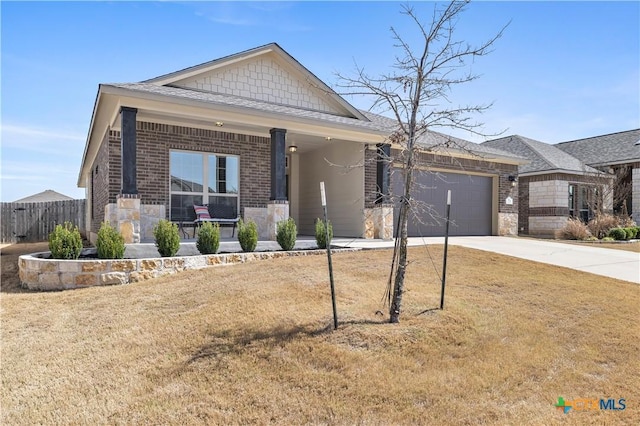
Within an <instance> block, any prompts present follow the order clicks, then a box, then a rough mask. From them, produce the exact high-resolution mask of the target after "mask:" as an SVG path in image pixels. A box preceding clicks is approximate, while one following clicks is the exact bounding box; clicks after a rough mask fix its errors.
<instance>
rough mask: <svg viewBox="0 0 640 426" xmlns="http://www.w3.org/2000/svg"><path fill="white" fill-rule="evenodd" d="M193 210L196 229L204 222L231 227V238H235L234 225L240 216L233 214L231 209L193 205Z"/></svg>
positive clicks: (219, 206) (229, 207)
mask: <svg viewBox="0 0 640 426" xmlns="http://www.w3.org/2000/svg"><path fill="white" fill-rule="evenodd" d="M193 209H194V210H195V212H196V220H195V221H194V223H195V225H196V227H199V226H201V225H202V224H203V223H204V222H213V223H217V224H218V225H220V226H233V230H232V231H231V237H234V236H235V233H236V225H237V223H238V221H239V220H240V216H238V215H236V214H235V211H234V208H233V207H231V206H223V205H211V204H209V205H204V206H198V205H194V206H193Z"/></svg>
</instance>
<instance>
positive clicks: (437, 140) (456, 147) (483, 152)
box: [362, 111, 526, 160]
mask: <svg viewBox="0 0 640 426" xmlns="http://www.w3.org/2000/svg"><path fill="white" fill-rule="evenodd" d="M362 113H363V114H364V115H365V116H366V117H367V118H368V119H369V120H371V121H372V122H374V123H379V124H380V126H381V127H382V128H384V130H385V131H386V132H388V133H389V134H391V133H392V132H393V131H394V130H395V129H396V128H397V127H398V122H397V121H396V120H394V119H392V118H389V117H385V116H383V115H379V114H375V113H372V112H369V111H362ZM418 144H419V145H420V146H422V147H423V148H426V149H432V150H433V151H434V152H439V153H444V154H447V153H453V152H465V151H467V152H470V153H473V154H475V155H478V156H480V157H484V158H495V157H499V158H510V159H514V160H526V159H525V158H524V157H521V156H519V155H514V154H513V153H511V152H508V151H504V150H500V149H496V148H493V147H489V146H485V145H482V144H477V143H473V142H470V141H468V140H465V139H461V138H458V137H455V136H449V135H446V134H444V133H440V132H436V131H433V130H429V131H427V132H426V133H423V134H422V135H421V136H420V138H419V139H418Z"/></svg>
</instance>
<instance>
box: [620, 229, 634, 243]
mask: <svg viewBox="0 0 640 426" xmlns="http://www.w3.org/2000/svg"><path fill="white" fill-rule="evenodd" d="M622 229H624V232H625V233H626V234H627V238H625V239H626V240H630V239H632V238H634V237H635V236H636V232H635V231H636V229H635V227H628V228H622Z"/></svg>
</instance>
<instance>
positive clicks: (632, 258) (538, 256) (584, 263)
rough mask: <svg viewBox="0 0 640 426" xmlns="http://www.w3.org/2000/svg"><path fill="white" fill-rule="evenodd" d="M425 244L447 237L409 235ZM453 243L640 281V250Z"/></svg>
mask: <svg viewBox="0 0 640 426" xmlns="http://www.w3.org/2000/svg"><path fill="white" fill-rule="evenodd" d="M393 244H394V243H393V241H381V240H363V239H345V238H336V239H334V241H333V245H335V246H339V247H360V248H392V247H393ZM424 244H444V238H443V237H433V238H431V237H430V238H409V245H410V246H419V245H424ZM449 244H450V245H457V246H462V247H467V248H472V249H477V250H485V251H490V252H494V253H499V254H504V255H507V256H513V257H518V258H521V259H527V260H532V261H534V262H541V263H547V264H550V265H557V266H563V267H565V268H570V269H575V270H578V271H583V272H589V273H591V274H596V275H602V276H605V277H610V278H617V279H619V280H624V281H630V282H633V283H636V284H640V254H638V253H634V252H630V251H625V250H614V249H606V248H601V247H597V246H596V245H594V247H590V246H584V245H578V244H571V243H558V242H554V241H546V240H534V239H528V238H515V237H450V238H449Z"/></svg>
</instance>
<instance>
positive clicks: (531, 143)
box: [481, 135, 600, 174]
mask: <svg viewBox="0 0 640 426" xmlns="http://www.w3.org/2000/svg"><path fill="white" fill-rule="evenodd" d="M481 145H486V146H489V147H492V148H497V149H500V150H503V151H507V152H511V153H513V154H516V155H518V156H520V157H524V158H526V159H528V160H529V161H530V162H529V163H527V164H522V165H520V166H518V173H519V174H527V173H536V174H538V173H540V172H549V173H551V172H567V173H572V174H585V173H590V174H591V173H600V172H599V171H598V170H596V169H594V168H592V167H589V166H588V165H586V164H584V163H583V162H582V161H580V160H578V159H577V158H575V157H573V156H571V155H569V154H567V153H566V152H564V151H562V150H560V149H558V148H557V147H555V146H554V145H549V144H546V143H544V142H540V141H537V140H534V139H529V138H525V137H524V136H520V135H512V136H506V137H504V138H499V139H494V140H490V141H486V142H483V143H482V144H481Z"/></svg>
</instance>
